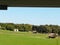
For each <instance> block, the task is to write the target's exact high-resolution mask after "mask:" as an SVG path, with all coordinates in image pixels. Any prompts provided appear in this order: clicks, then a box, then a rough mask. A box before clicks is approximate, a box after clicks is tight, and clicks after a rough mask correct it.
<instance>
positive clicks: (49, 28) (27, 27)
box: [0, 23, 60, 35]
mask: <svg viewBox="0 0 60 45" xmlns="http://www.w3.org/2000/svg"><path fill="white" fill-rule="evenodd" d="M0 29H1V30H10V31H13V30H14V29H18V30H19V31H27V32H28V31H36V32H38V33H51V32H53V33H58V34H59V35H60V26H59V25H47V24H46V25H39V26H38V25H31V24H14V23H0Z"/></svg>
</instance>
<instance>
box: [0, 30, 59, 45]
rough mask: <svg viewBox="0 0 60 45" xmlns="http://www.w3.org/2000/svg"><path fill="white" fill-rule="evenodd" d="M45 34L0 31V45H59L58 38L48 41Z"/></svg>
mask: <svg viewBox="0 0 60 45" xmlns="http://www.w3.org/2000/svg"><path fill="white" fill-rule="evenodd" d="M47 36H48V35H47V34H33V33H32V32H13V31H7V30H0V45H60V38H58V37H57V38H55V39H49V38H47Z"/></svg>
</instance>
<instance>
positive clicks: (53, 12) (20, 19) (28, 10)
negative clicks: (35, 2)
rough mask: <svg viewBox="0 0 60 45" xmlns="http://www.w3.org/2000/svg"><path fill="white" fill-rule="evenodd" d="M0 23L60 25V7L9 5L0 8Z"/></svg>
mask: <svg viewBox="0 0 60 45" xmlns="http://www.w3.org/2000/svg"><path fill="white" fill-rule="evenodd" d="M0 23H17V24H22V23H24V24H33V25H45V24H53V25H60V8H47V7H45V8H43V7H8V10H0Z"/></svg>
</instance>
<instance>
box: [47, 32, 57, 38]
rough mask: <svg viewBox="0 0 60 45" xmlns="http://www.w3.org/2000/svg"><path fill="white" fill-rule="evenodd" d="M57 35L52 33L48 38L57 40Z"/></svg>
mask: <svg viewBox="0 0 60 45" xmlns="http://www.w3.org/2000/svg"><path fill="white" fill-rule="evenodd" d="M56 36H57V35H56V33H50V34H49V35H48V38H56Z"/></svg>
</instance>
